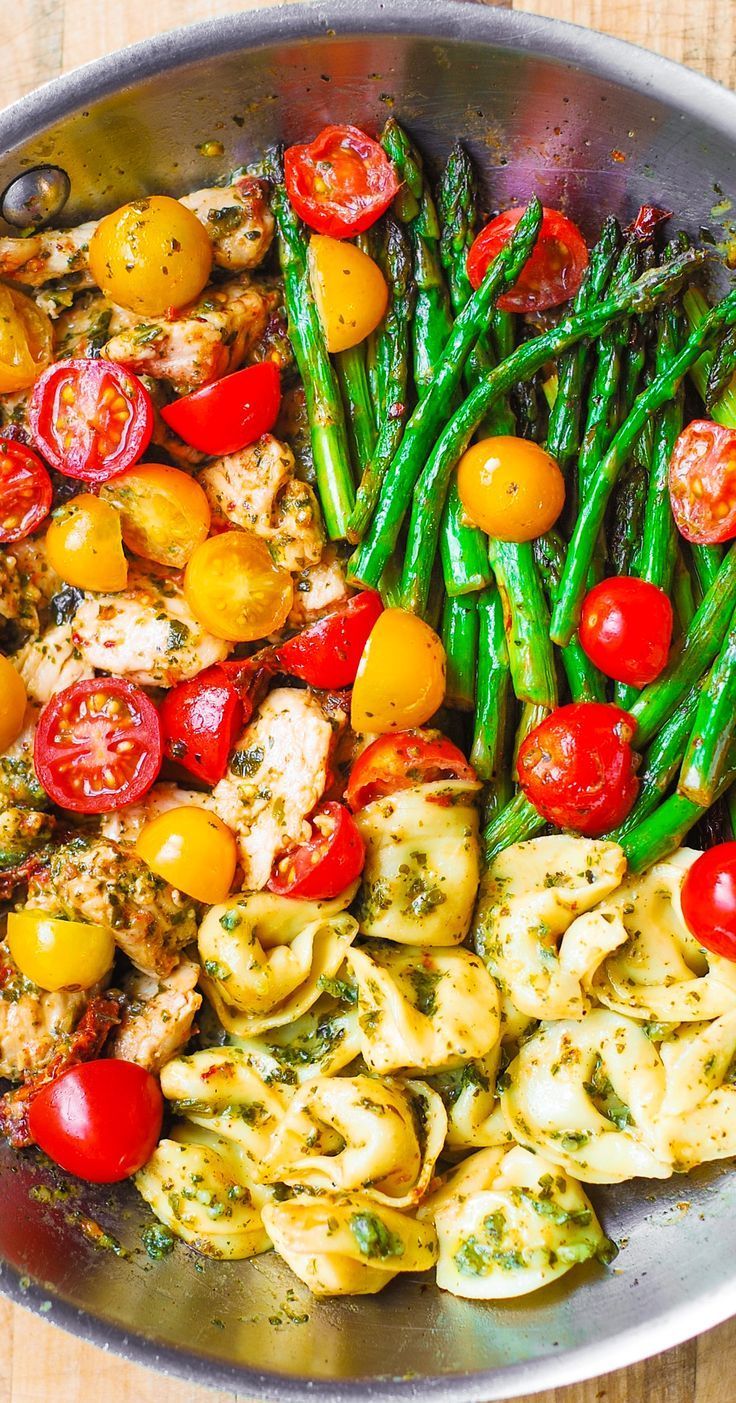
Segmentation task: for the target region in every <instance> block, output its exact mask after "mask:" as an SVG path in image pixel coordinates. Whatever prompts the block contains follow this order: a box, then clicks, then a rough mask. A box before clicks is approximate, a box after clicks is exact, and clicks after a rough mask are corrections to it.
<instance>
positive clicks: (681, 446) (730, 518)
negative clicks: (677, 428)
mask: <svg viewBox="0 0 736 1403" xmlns="http://www.w3.org/2000/svg"><path fill="white" fill-rule="evenodd" d="M669 487H670V504H671V506H672V515H673V516H674V518H675V521H676V522H677V529H678V531H679V532H680V535H681V536H684V537H685V540H686V541H694V542H695V544H696V545H701V546H702V545H716V544H717V543H718V542H719V541H730V540H731V538H732V537H733V536H736V429H727V428H725V427H724V426H723V424H714V423H713V422H712V420H710V419H693V421H692V423H690V424H688V425H687V426H686V428H684V429H683V430H682V433H681V434H680V435H679V436H678V438H677V441H676V443H675V446H674V448H673V450H672V457H671V458H670V472H669Z"/></svg>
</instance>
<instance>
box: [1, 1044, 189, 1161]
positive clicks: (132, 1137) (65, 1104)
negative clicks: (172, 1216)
mask: <svg viewBox="0 0 736 1403" xmlns="http://www.w3.org/2000/svg"><path fill="white" fill-rule="evenodd" d="M162 1118H163V1097H162V1095H161V1090H160V1087H159V1084H158V1082H157V1081H156V1079H155V1077H152V1076H151V1074H150V1072H147V1071H146V1070H145V1068H144V1067H139V1066H138V1065H137V1063H135V1062H124V1061H122V1060H119V1059H117V1058H103V1059H101V1060H99V1061H96V1062H80V1063H79V1064H78V1065H77V1066H76V1067H70V1068H69V1070H68V1071H66V1072H62V1074H61V1076H60V1077H57V1078H56V1079H55V1080H54V1081H50V1082H49V1083H48V1085H47V1086H45V1087H44V1088H43V1090H42V1091H40V1092H39V1093H38V1095H37V1096H36V1098H35V1100H34V1101H33V1103H32V1105H31V1108H30V1112H29V1116H28V1120H29V1126H30V1131H31V1135H32V1136H33V1139H34V1141H35V1143H36V1144H37V1145H39V1146H40V1148H41V1149H42V1150H43V1151H44V1152H45V1153H46V1154H47V1155H48V1156H49V1159H52V1160H54V1162H55V1163H56V1164H59V1165H61V1168H62V1169H66V1170H67V1171H68V1173H69V1174H76V1176H77V1178H78V1179H89V1180H90V1181H91V1182H92V1183H93V1184H115V1183H117V1182H118V1181H119V1180H120V1179H127V1178H129V1176H130V1175H131V1174H136V1173H137V1171H138V1170H139V1169H142V1167H143V1165H144V1164H145V1163H146V1161H147V1160H149V1159H150V1158H151V1155H152V1154H153V1151H154V1150H155V1148H156V1144H157V1142H158V1138H159V1135H160V1134H161V1122H162Z"/></svg>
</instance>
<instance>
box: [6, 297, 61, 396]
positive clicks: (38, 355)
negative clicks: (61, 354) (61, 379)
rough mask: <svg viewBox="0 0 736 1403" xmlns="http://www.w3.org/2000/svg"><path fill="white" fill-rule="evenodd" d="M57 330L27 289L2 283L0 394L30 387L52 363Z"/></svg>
mask: <svg viewBox="0 0 736 1403" xmlns="http://www.w3.org/2000/svg"><path fill="white" fill-rule="evenodd" d="M53 345H54V331H53V327H52V325H51V322H50V321H49V318H48V317H47V316H46V313H45V312H42V311H41V308H40V307H37V306H36V304H35V302H34V301H33V300H32V298H30V297H26V295H25V293H24V292H17V291H16V289H15V288H14V287H5V286H4V285H3V284H2V283H0V394H3V395H6V394H13V393H14V392H15V391H16V390H28V389H30V387H31V385H33V384H35V382H36V380H37V379H38V377H39V375H40V374H41V371H42V370H45V369H46V366H47V365H49V364H50V362H51V357H52V354H53Z"/></svg>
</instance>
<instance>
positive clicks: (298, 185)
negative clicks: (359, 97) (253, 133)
mask: <svg viewBox="0 0 736 1403" xmlns="http://www.w3.org/2000/svg"><path fill="white" fill-rule="evenodd" d="M284 178H285V181H286V189H287V192H288V195H289V199H290V200H291V203H292V205H293V206H294V209H295V210H296V212H297V214H298V215H299V218H300V219H303V220H304V223H305V224H306V225H308V227H309V228H310V229H314V230H315V232H316V233H318V234H329V235H330V236H331V237H332V238H333V239H350V238H352V237H353V235H354V234H362V233H363V231H364V230H365V229H370V227H371V225H372V224H375V222H376V220H377V219H380V217H381V215H382V214H383V213H384V212H385V211H386V210H387V209H388V207H389V205H390V204H391V201H392V200H393V198H394V196H395V195H397V194H398V191H399V182H398V179H397V177H396V172H395V171H394V168H393V166H392V165H391V162H390V161H389V159H388V156H387V155H386V153H385V152H384V150H383V148H382V147H381V146H379V144H378V142H377V141H373V140H372V138H371V137H369V136H367V135H366V133H365V132H363V131H361V130H360V129H359V128H358V127H351V126H328V127H324V128H323V130H322V131H321V132H320V133H319V135H318V136H316V137H315V138H314V140H313V141H311V142H309V144H307V145H303V146H289V147H287V149H286V151H285V152H284Z"/></svg>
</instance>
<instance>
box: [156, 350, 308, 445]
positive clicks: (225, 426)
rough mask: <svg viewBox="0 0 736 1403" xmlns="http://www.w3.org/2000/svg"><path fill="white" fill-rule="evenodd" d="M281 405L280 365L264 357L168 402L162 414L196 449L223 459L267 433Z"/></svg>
mask: <svg viewBox="0 0 736 1403" xmlns="http://www.w3.org/2000/svg"><path fill="white" fill-rule="evenodd" d="M280 404H281V374H280V372H279V368H278V366H277V365H274V363H273V361H268V360H265V361H261V362H260V364H259V365H249V366H246V368H245V370H236V371H235V374H234V375H226V376H225V378H224V379H223V380H216V381H215V383H214V384H213V385H205V386H204V388H203V389H201V390H195V391H194V393H193V394H191V395H183V396H182V398H181V399H177V400H174V403H173V404H167V405H165V406H164V408H163V409H162V410H161V418H162V419H165V420H166V423H167V424H168V426H169V428H170V429H173V430H174V433H175V434H178V435H179V438H183V440H184V442H185V443H189V444H191V446H192V448H198V449H199V451H200V453H208V454H210V456H211V457H213V458H220V457H223V456H224V455H225V454H227V453H239V452H240V449H241V448H245V447H247V445H248V444H249V443H255V441H256V439H258V438H260V437H261V434H267V433H268V432H269V430H270V429H272V428H273V426H274V424H275V423H276V420H277V418H278V414H279V407H280Z"/></svg>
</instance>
